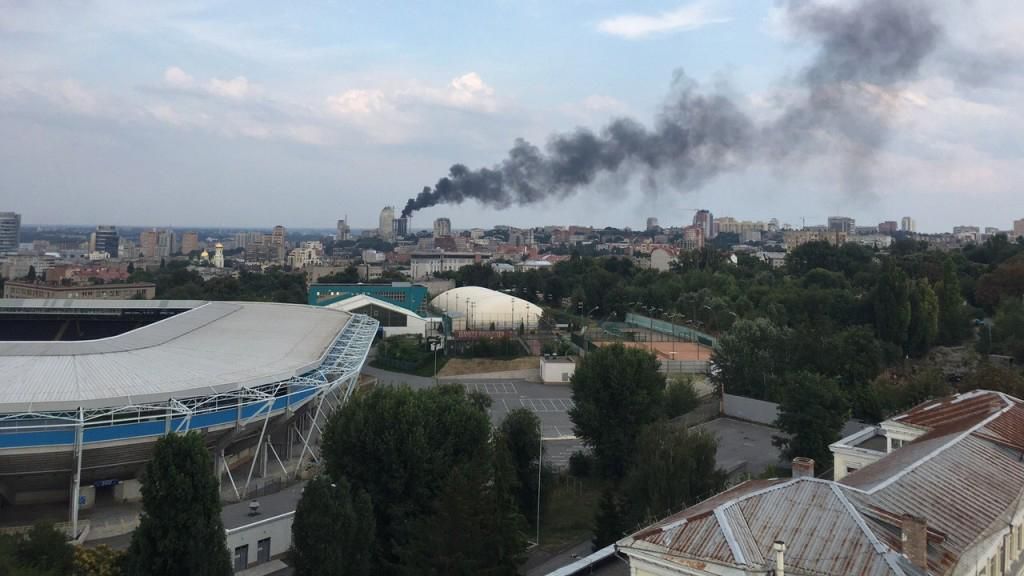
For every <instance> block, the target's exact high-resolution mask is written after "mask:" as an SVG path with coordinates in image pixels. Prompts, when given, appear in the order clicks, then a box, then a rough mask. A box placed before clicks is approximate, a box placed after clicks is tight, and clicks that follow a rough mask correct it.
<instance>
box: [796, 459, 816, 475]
mask: <svg viewBox="0 0 1024 576" xmlns="http://www.w3.org/2000/svg"><path fill="white" fill-rule="evenodd" d="M793 478H814V459H813V458H804V457H803V456H797V457H796V458H793Z"/></svg>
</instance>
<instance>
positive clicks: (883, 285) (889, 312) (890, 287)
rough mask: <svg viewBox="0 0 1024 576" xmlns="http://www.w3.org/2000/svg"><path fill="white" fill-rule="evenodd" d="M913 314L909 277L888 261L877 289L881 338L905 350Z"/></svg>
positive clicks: (877, 321) (877, 325) (877, 324)
mask: <svg viewBox="0 0 1024 576" xmlns="http://www.w3.org/2000/svg"><path fill="white" fill-rule="evenodd" d="M910 312H911V311H910V287H909V284H908V280H907V275H906V274H904V273H903V270H900V268H899V267H898V266H896V260H895V259H894V258H887V259H886V260H885V262H884V264H883V265H882V271H881V273H880V274H879V276H878V284H877V285H876V286H875V327H876V329H877V330H878V338H879V339H880V340H882V341H884V342H888V343H890V344H893V345H894V346H898V347H899V348H900V349H901V350H902V349H903V347H904V346H905V345H906V343H907V331H908V329H909V328H910V315H911V314H910Z"/></svg>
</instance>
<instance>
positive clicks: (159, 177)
mask: <svg viewBox="0 0 1024 576" xmlns="http://www.w3.org/2000/svg"><path fill="white" fill-rule="evenodd" d="M785 1H787V0H701V1H696V2H692V1H691V2H687V1H685V0H684V1H682V2H678V1H675V2H673V1H634V2H628V3H627V2H610V1H604V0H561V1H558V2H542V1H539V0H519V1H512V0H496V1H492V2H488V1H484V0H476V1H465V2H463V1H456V0H448V1H436V2H435V1H431V0H424V1H417V2H406V3H398V2H389V1H381V2H359V3H354V2H351V3H350V2H332V1H324V2H313V1H311V2H294V3H293V2H257V1H251V0H247V1H227V2H192V1H190V0H183V1H180V2H161V3H148V2H142V1H129V0H124V1H105V0H68V1H63V0H54V1H46V2H26V1H23V0H0V136H2V137H0V211H7V210H13V211H16V212H20V213H21V214H22V220H23V222H25V223H28V224H84V225H92V224H101V223H103V224H106V223H110V224H118V225H147V226H149V225H152V226H168V225H171V226H182V227H187V226H230V227H247V226H251V227H267V226H273V225H275V224H283V225H285V226H289V227H296V228H304V227H324V228H329V227H333V226H334V224H335V222H336V220H337V219H339V218H343V217H345V216H347V217H348V219H349V222H350V224H351V225H352V226H353V227H355V228H363V227H373V226H375V225H376V222H377V217H378V214H379V212H380V209H381V207H383V206H384V205H388V204H390V205H394V206H396V207H397V208H398V209H401V207H402V206H403V205H404V204H405V202H406V200H407V199H408V198H409V197H411V196H415V195H416V194H417V193H418V192H419V191H420V190H421V189H422V188H423V187H424V186H432V185H433V184H434V183H435V182H437V180H438V178H440V177H442V176H444V175H445V174H446V173H447V172H448V169H449V167H450V166H451V165H453V164H456V163H462V164H465V165H467V166H469V167H471V168H479V167H489V166H493V165H496V164H497V163H499V162H501V161H502V159H503V158H504V157H505V155H506V154H507V152H508V150H509V149H510V148H511V147H512V145H513V143H514V142H515V140H516V139H517V138H524V139H526V140H528V141H530V142H533V143H535V144H537V145H538V146H540V147H542V148H543V146H544V144H545V143H546V142H547V141H549V139H550V138H551V136H552V135H555V134H565V133H569V132H571V131H573V130H575V129H576V128H577V127H585V128H589V129H591V130H594V131H596V132H600V130H601V127H602V126H604V125H605V124H606V123H608V122H609V121H611V120H612V119H615V118H619V117H630V118H633V119H635V120H636V121H638V122H640V123H641V124H643V125H645V126H650V125H652V123H653V122H654V121H655V119H656V118H657V117H658V115H659V114H660V113H661V111H662V109H663V106H664V105H665V103H666V99H667V98H669V95H670V93H671V91H672V87H673V78H677V77H678V75H679V74H685V75H686V77H688V78H690V79H691V80H692V81H693V82H695V83H696V84H695V85H696V86H698V90H702V91H709V92H711V91H713V92H715V93H722V94H727V95H728V96H729V98H731V99H732V100H733V101H734V102H735V103H736V104H737V106H738V107H739V108H740V109H742V110H743V111H744V113H746V114H749V115H750V116H751V117H752V118H755V119H770V118H771V117H772V116H773V114H778V105H777V103H778V102H779V101H780V100H785V98H786V97H787V95H789V94H792V93H793V92H794V91H798V90H799V89H800V83H799V81H798V79H799V78H801V74H802V73H803V71H804V70H806V69H807V67H808V65H809V63H810V62H812V61H813V60H814V58H815V55H816V52H817V50H818V49H819V47H818V46H817V45H816V44H815V42H814V41H813V40H812V39H809V38H808V37H807V36H806V35H802V34H799V33H797V32H795V31H794V25H793V23H792V22H791V21H790V18H789V16H788V12H787V10H786V9H785V7H784V5H783V4H784V3H785ZM788 1H789V2H792V3H797V2H803V3H819V4H820V3H824V4H830V5H831V4H834V5H839V6H840V7H842V5H845V4H850V5H852V4H855V3H856V2H857V1H861V0H849V1H844V0H788ZM1017 2H1018V0H929V4H930V5H933V6H935V7H936V9H935V12H936V16H935V17H936V19H937V20H938V22H939V23H940V24H941V25H942V26H943V31H942V36H941V46H939V48H938V49H937V50H936V56H935V58H932V59H929V60H928V61H926V62H925V63H924V64H923V65H922V66H921V68H920V70H918V71H917V72H915V73H914V74H913V75H912V76H911V77H908V78H906V79H905V80H903V81H900V82H898V83H896V84H895V85H894V86H891V87H888V89H887V91H886V93H885V103H886V104H885V110H884V116H885V121H886V124H887V125H888V131H887V137H886V138H885V139H884V142H882V143H881V145H880V146H879V147H878V149H877V150H875V151H873V152H872V153H871V154H870V155H869V157H868V159H867V160H866V161H865V162H864V163H863V164H864V166H863V167H862V170H863V174H862V175H861V176H862V177H859V178H857V179H856V183H855V184H853V185H851V184H850V181H849V179H848V178H844V176H843V174H844V172H843V166H844V164H843V158H841V157H839V155H837V154H834V153H832V152H831V151H829V150H824V151H822V152H820V153H817V154H808V155H802V156H801V157H800V159H799V161H789V162H786V163H785V165H784V166H783V165H780V164H779V163H777V162H773V161H771V160H766V159H761V160H755V161H752V162H749V163H745V164H743V165H742V166H740V167H738V168H736V169H730V170H726V171H723V172H722V173H719V174H717V175H715V176H714V177H712V178H709V179H707V180H706V181H703V182H701V184H700V185H697V186H694V185H685V186H684V185H679V184H673V183H672V181H671V180H669V181H667V182H665V181H660V180H657V179H655V181H653V182H652V181H651V180H650V179H645V178H635V177H632V176H631V175H628V174H627V175H625V176H623V175H619V174H609V175H605V176H606V177H602V178H599V179H598V181H596V182H594V183H593V184H592V185H587V186H584V187H582V188H580V189H579V190H575V192H574V193H573V194H570V195H568V196H559V197H558V198H557V199H549V200H545V201H541V202H538V203H533V204H529V205H525V206H512V207H509V208H507V209H503V210H499V209H496V208H494V207H492V206H483V205H481V204H479V203H477V202H475V201H472V200H469V201H466V202H465V203H463V204H460V205H438V206H433V207H430V208H426V209H423V210H421V211H419V212H417V213H416V214H415V216H414V219H413V226H414V227H416V228H426V227H429V226H430V223H431V222H432V221H433V219H434V218H436V217H440V216H446V217H449V218H451V220H452V225H453V227H454V228H456V229H461V228H468V227H473V226H490V225H495V224H511V225H520V226H523V225H537V226H539V225H548V224H580V225H594V226H602V227H603V226H617V227H624V226H630V227H633V228H639V227H642V226H643V225H644V221H645V219H646V218H647V217H649V216H654V217H657V218H658V219H659V221H660V223H661V224H662V225H663V226H667V225H682V224H688V223H689V221H690V220H691V219H692V214H693V212H692V209H695V208H707V209H710V210H712V211H713V212H714V213H715V214H716V215H717V216H733V217H736V218H740V219H752V220H759V219H764V220H767V219H768V218H773V217H774V218H778V219H779V220H780V221H781V222H788V223H792V224H794V225H800V224H801V223H802V222H806V223H807V224H817V223H824V221H825V219H826V218H827V217H828V216H830V215H848V216H853V217H855V218H857V220H858V223H859V224H869V225H873V224H876V223H878V222H879V221H883V220H897V221H898V220H899V219H900V218H901V217H902V216H912V217H914V218H915V219H916V221H917V223H918V228H919V229H920V230H924V231H944V230H950V229H951V228H952V227H953V226H955V225H961V224H964V225H967V224H973V225H981V226H995V227H998V228H1001V229H1008V228H1010V227H1012V221H1013V220H1014V219H1018V218H1024V192H1022V191H1021V189H1020V184H1019V183H1021V182H1024V139H1022V138H1021V134H1024V99H1022V98H1021V95H1022V89H1024V10H1020V7H1019V5H1017ZM965 55H969V56H970V57H967V56H965ZM867 88H871V87H870V86H868V87H867ZM766 121H767V120H766ZM794 145H796V143H794Z"/></svg>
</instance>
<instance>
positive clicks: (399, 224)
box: [395, 218, 409, 238]
mask: <svg viewBox="0 0 1024 576" xmlns="http://www.w3.org/2000/svg"><path fill="white" fill-rule="evenodd" d="M408 235H409V219H408V218H395V238H405V237H406V236H408Z"/></svg>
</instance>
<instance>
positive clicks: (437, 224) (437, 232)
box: [434, 218, 452, 238]
mask: <svg viewBox="0 0 1024 576" xmlns="http://www.w3.org/2000/svg"><path fill="white" fill-rule="evenodd" d="M451 235H452V221H451V220H449V219H447V218H437V219H436V220H434V238H445V237H447V236H451Z"/></svg>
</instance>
